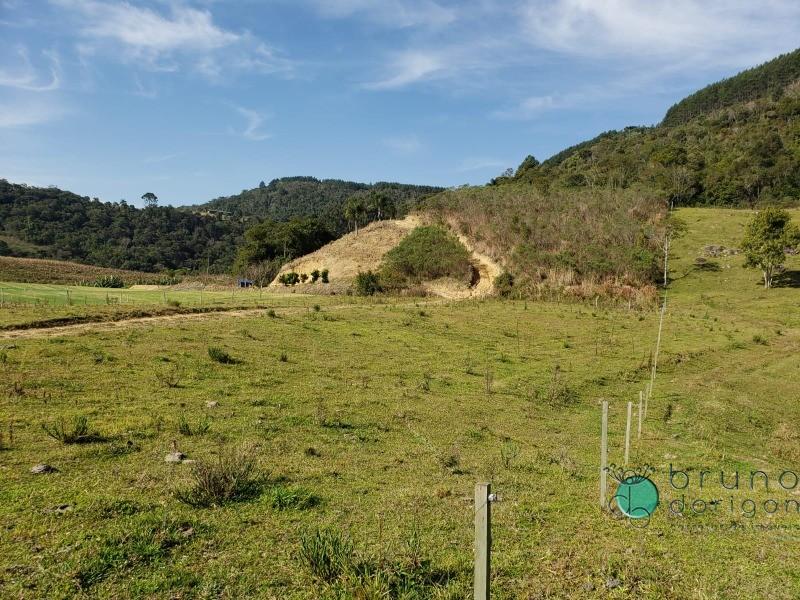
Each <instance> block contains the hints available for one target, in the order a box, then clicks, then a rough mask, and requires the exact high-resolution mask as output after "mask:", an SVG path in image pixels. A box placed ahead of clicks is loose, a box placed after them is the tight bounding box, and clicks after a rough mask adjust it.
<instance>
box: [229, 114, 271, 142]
mask: <svg viewBox="0 0 800 600" xmlns="http://www.w3.org/2000/svg"><path fill="white" fill-rule="evenodd" d="M234 108H235V109H236V112H238V113H239V114H240V115H241V116H243V117H244V118H245V120H246V122H247V124H246V125H245V128H244V130H242V131H241V132H239V134H240V135H241V136H242V137H244V138H246V139H248V140H252V141H254V142H260V141H262V140H266V139H268V138H270V137H272V135H271V134H269V133H266V132H264V131H261V126H262V125H263V124H264V120H265V118H266V117H265V116H264V115H263V114H261V113H259V112H258V111H255V110H252V109H249V108H244V107H242V106H235V107H234Z"/></svg>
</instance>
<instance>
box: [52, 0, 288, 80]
mask: <svg viewBox="0 0 800 600" xmlns="http://www.w3.org/2000/svg"><path fill="white" fill-rule="evenodd" d="M51 2H53V3H54V4H56V5H58V6H60V7H62V8H64V9H66V10H67V11H69V13H70V14H71V15H73V16H74V17H75V18H76V19H77V22H78V31H79V34H80V35H81V36H82V37H83V38H85V40H88V43H87V42H84V43H83V44H82V46H83V47H84V49H86V48H87V47H88V48H91V47H92V44H94V45H101V46H107V47H108V48H109V49H110V50H111V52H110V53H105V54H107V55H110V56H112V57H116V58H118V59H121V60H123V61H126V62H134V63H136V64H137V65H138V66H140V67H142V68H147V69H149V70H154V71H177V70H179V69H180V68H181V65H182V63H183V61H187V62H188V63H189V65H190V67H191V68H192V69H193V70H194V71H196V72H198V73H200V74H202V75H204V76H206V77H209V78H211V79H217V78H219V77H220V76H221V75H222V74H223V72H224V71H227V70H231V69H237V70H247V71H256V72H261V73H276V72H284V73H285V72H289V71H291V70H292V66H293V65H292V63H291V62H290V61H289V60H287V59H285V58H283V57H280V56H279V55H278V53H277V52H276V51H274V50H273V49H272V48H270V47H269V46H267V45H266V44H265V43H264V42H262V41H261V40H259V39H257V38H255V37H254V36H253V35H252V34H250V33H248V32H246V31H244V32H234V31H230V30H227V29H224V28H222V27H220V26H219V25H217V24H216V23H215V22H214V19H213V16H212V14H211V13H210V12H209V11H207V10H199V9H196V8H192V7H190V6H187V5H185V4H183V3H181V2H177V1H176V2H170V3H168V4H169V6H170V12H169V13H162V12H159V11H157V10H155V9H151V8H147V7H140V6H135V5H133V4H131V3H129V2H110V1H107V0H51ZM84 54H85V55H86V54H87V53H86V52H85V50H84ZM94 54H95V55H97V54H100V53H99V52H97V51H96V50H95V51H94Z"/></svg>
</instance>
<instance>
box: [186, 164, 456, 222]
mask: <svg viewBox="0 0 800 600" xmlns="http://www.w3.org/2000/svg"><path fill="white" fill-rule="evenodd" d="M441 189H442V188H437V187H432V186H425V185H406V184H402V183H387V182H378V183H375V184H366V183H356V182H354V181H342V180H339V179H316V178H314V177H283V178H281V179H273V180H272V181H270V182H269V184H265V183H264V182H262V183H261V185H259V187H257V188H253V189H251V190H244V191H242V193H240V194H236V195H234V196H225V197H222V198H216V199H215V200H212V201H211V202H207V203H206V204H203V205H200V206H196V207H192V209H193V210H208V209H211V210H222V211H226V212H228V213H230V214H231V215H233V216H248V217H257V218H259V219H268V220H272V221H288V220H291V219H293V218H302V217H314V218H316V219H318V220H320V221H321V222H322V223H324V224H325V226H326V227H327V228H328V229H329V230H330V231H331V233H333V234H334V235H335V236H336V237H339V236H341V235H343V234H345V233H347V232H348V231H350V229H351V224H350V223H348V220H347V219H346V218H345V210H344V208H345V204H346V202H347V200H348V199H349V198H351V197H353V196H356V197H359V196H360V197H367V196H368V195H369V194H380V195H382V196H384V197H385V198H386V200H387V203H386V204H387V213H386V214H384V215H382V216H383V218H386V217H389V218H402V217H404V216H405V215H406V214H407V213H408V211H409V209H410V208H412V207H413V206H415V205H416V204H417V203H418V202H419V201H420V200H421V199H422V198H424V197H426V196H429V195H431V194H434V193H436V192H439V191H441ZM379 216H380V215H377V214H374V215H364V218H365V221H364V222H362V224H365V223H369V222H371V221H372V220H375V219H377V218H379Z"/></svg>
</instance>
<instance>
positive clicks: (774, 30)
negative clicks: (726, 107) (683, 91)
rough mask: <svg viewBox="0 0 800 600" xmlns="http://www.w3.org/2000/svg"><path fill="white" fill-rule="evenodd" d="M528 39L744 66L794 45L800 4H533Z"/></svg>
mask: <svg viewBox="0 0 800 600" xmlns="http://www.w3.org/2000/svg"><path fill="white" fill-rule="evenodd" d="M522 17H523V27H524V30H525V31H526V33H527V34H528V36H529V41H530V42H531V43H532V44H534V45H536V46H538V47H541V48H545V49H547V50H552V51H555V52H563V53H568V54H577V55H582V56H586V57H594V58H603V57H609V56H620V57H626V58H627V59H634V60H637V61H642V60H652V59H654V58H655V59H661V60H673V61H674V60H691V61H693V62H695V63H710V64H714V65H724V66H728V65H730V66H745V65H749V64H752V63H754V62H760V61H763V60H766V59H768V58H771V57H772V56H774V55H775V54H778V53H780V52H782V51H785V50H788V49H792V48H794V47H795V46H796V45H797V30H798V26H800V5H798V4H797V3H796V2H792V1H788V2H787V1H778V0H769V1H767V2H751V1H742V0H670V1H669V2H642V1H641V0H555V1H553V0H529V1H528V2H527V3H526V5H525V6H524V8H523V9H522Z"/></svg>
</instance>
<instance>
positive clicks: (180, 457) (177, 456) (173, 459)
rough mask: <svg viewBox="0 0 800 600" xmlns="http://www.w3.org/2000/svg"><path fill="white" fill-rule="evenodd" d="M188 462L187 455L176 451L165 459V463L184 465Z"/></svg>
mask: <svg viewBox="0 0 800 600" xmlns="http://www.w3.org/2000/svg"><path fill="white" fill-rule="evenodd" d="M185 460H186V455H185V454H184V453H183V452H179V451H177V450H175V451H174V452H170V453H169V454H167V455H166V456H165V457H164V462H168V463H182V462H183V461H185Z"/></svg>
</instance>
